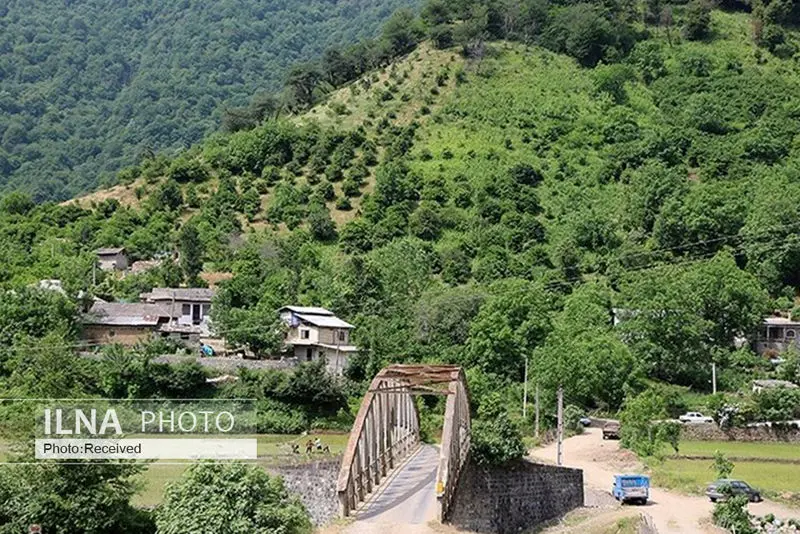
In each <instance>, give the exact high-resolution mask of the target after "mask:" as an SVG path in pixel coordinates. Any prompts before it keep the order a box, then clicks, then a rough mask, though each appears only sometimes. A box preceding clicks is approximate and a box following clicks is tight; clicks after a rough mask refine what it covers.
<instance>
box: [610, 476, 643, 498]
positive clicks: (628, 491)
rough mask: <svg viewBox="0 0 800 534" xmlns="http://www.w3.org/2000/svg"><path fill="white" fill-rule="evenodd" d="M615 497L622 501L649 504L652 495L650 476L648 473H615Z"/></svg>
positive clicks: (613, 490) (613, 492)
mask: <svg viewBox="0 0 800 534" xmlns="http://www.w3.org/2000/svg"><path fill="white" fill-rule="evenodd" d="M611 494H612V495H614V498H615V499H617V500H618V501H619V502H621V503H626V502H630V503H639V504H647V499H648V498H649V497H650V477H649V476H647V475H614V487H613V488H612V490H611Z"/></svg>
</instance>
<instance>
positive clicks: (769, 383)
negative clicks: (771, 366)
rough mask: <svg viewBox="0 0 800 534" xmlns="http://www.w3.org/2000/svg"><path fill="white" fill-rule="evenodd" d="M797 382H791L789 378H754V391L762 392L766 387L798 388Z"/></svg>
mask: <svg viewBox="0 0 800 534" xmlns="http://www.w3.org/2000/svg"><path fill="white" fill-rule="evenodd" d="M797 387H798V386H797V384H795V383H793V382H789V381H788V380H771V379H766V380H753V393H761V392H762V391H764V390H765V389H776V388H786V389H797Z"/></svg>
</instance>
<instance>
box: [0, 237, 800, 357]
mask: <svg viewBox="0 0 800 534" xmlns="http://www.w3.org/2000/svg"><path fill="white" fill-rule="evenodd" d="M792 227H798V228H800V222H798V223H794V224H787V225H779V226H773V227H771V228H770V230H767V231H764V232H761V233H755V234H746V235H744V236H742V235H741V234H729V235H724V236H719V237H717V238H713V239H707V240H703V241H696V242H694V243H687V244H686V245H682V246H680V247H667V248H661V249H652V250H650V251H646V252H641V253H636V254H637V255H645V254H648V255H655V254H657V253H659V252H669V251H674V250H678V249H681V248H686V247H689V246H696V245H701V244H709V243H714V242H719V241H721V240H724V239H727V238H732V237H738V238H741V239H743V240H744V239H745V238H748V239H749V238H753V237H757V236H760V235H770V234H771V233H772V231H773V230H775V229H779V228H792ZM775 239H777V238H775ZM781 239H783V238H781ZM767 243H769V240H768V241H767ZM743 245H744V243H739V244H738V245H736V246H735V247H732V250H733V251H734V252H736V251H738V252H744V250H742V249H741V247H742V246H743ZM786 245H787V244H786V243H784V242H780V243H778V242H775V243H772V245H771V246H769V247H767V248H766V249H763V250H760V251H759V252H761V253H766V252H771V251H773V250H777V249H780V248H781V247H784V246H786ZM718 252H719V251H718V250H714V251H707V252H704V253H702V254H698V255H695V256H687V257H685V258H682V259H680V260H679V261H672V262H665V261H663V260H656V261H653V262H651V263H648V264H644V265H640V266H636V267H623V268H622V271H621V273H620V274H625V273H634V272H640V271H646V270H650V269H655V268H660V267H673V266H675V267H677V266H682V265H688V264H692V263H697V262H701V261H704V260H706V259H709V258H711V257H713V256H715V255H716V254H717V253H718ZM627 257H632V256H630V255H629V256H627ZM589 274H591V275H594V274H598V273H589ZM600 276H607V275H602V274H601V275H600ZM586 281H587V280H586V276H574V277H569V278H564V279H562V280H551V281H549V282H546V283H545V284H544V285H543V287H544V288H545V289H549V290H555V289H556V288H558V287H559V286H572V285H574V284H575V283H577V282H586ZM264 328H265V327H264V326H262V325H259V326H252V327H239V328H231V329H228V330H221V331H215V332H214V335H217V336H222V337H226V336H229V335H230V334H233V333H241V332H253V331H258V330H263V329H264ZM110 345H113V344H111V343H84V342H77V343H71V344H61V345H41V344H37V345H25V346H10V347H7V348H6V350H9V349H10V350H55V349H65V350H67V349H90V348H97V347H104V346H110ZM0 350H2V349H0Z"/></svg>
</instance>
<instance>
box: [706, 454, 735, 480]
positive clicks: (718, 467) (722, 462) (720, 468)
mask: <svg viewBox="0 0 800 534" xmlns="http://www.w3.org/2000/svg"><path fill="white" fill-rule="evenodd" d="M733 467H734V465H733V462H731V461H730V460H728V458H727V457H726V456H725V454H723V453H722V452H721V451H720V450H719V449H717V450H715V451H714V463H712V464H711V469H712V470H713V471H714V474H715V475H716V476H717V479H720V478H728V477H730V476H731V473H732V472H733Z"/></svg>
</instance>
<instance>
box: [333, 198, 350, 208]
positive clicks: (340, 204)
mask: <svg viewBox="0 0 800 534" xmlns="http://www.w3.org/2000/svg"><path fill="white" fill-rule="evenodd" d="M336 209H337V210H339V211H349V210H351V209H353V205H352V204H350V199H349V198H347V197H340V198H338V199H337V200H336Z"/></svg>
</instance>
